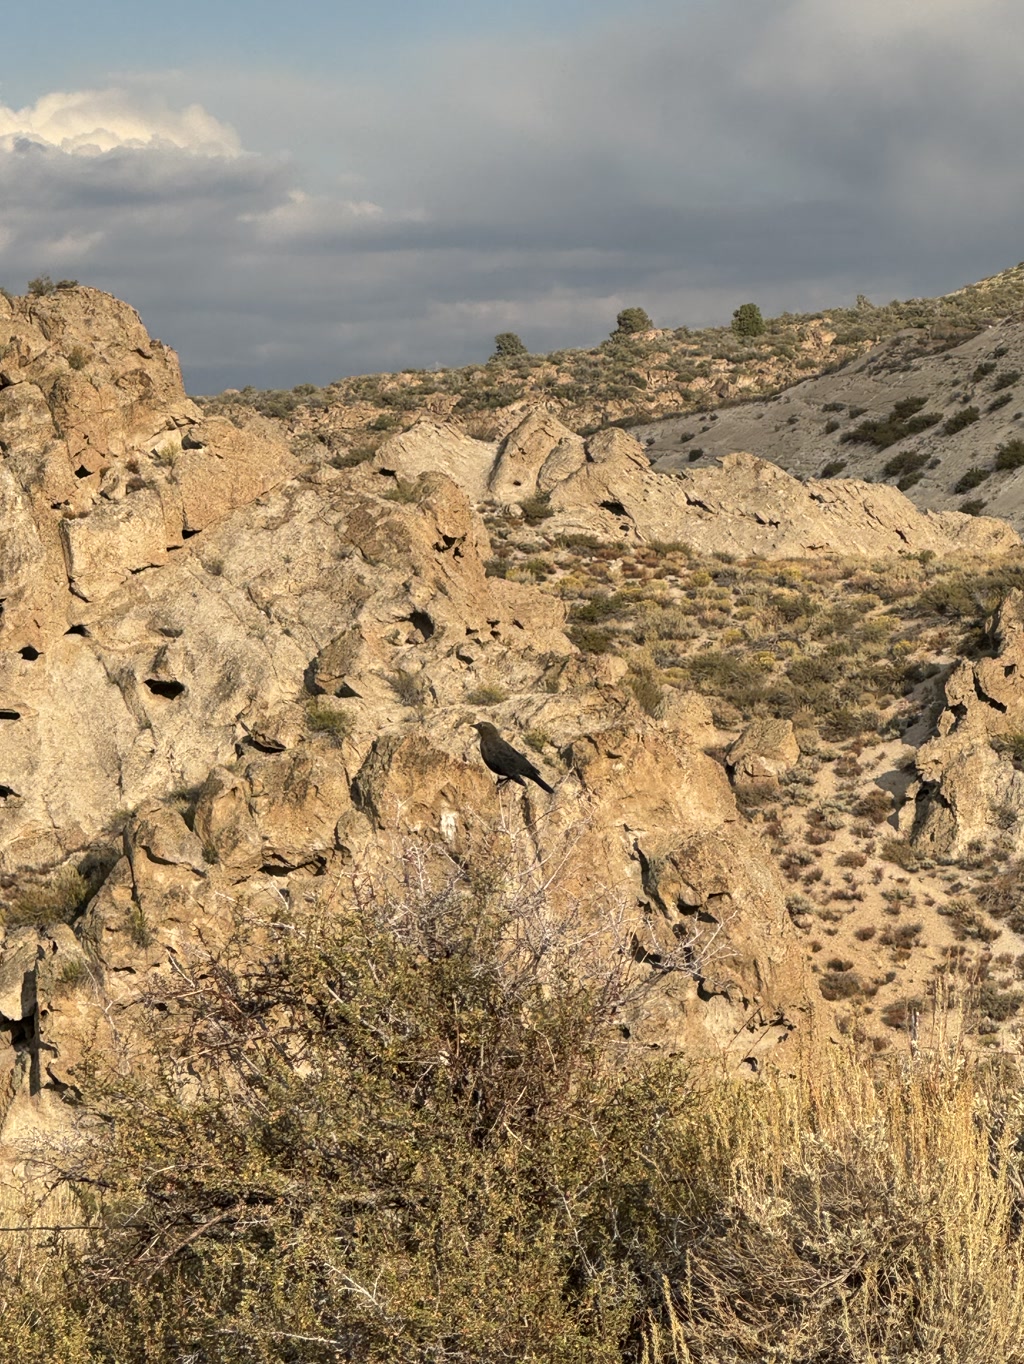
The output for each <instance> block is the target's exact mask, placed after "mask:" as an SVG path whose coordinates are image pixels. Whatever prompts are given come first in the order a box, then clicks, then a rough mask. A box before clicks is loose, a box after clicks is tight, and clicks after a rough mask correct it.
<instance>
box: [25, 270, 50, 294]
mask: <svg viewBox="0 0 1024 1364" xmlns="http://www.w3.org/2000/svg"><path fill="white" fill-rule="evenodd" d="M56 287H57V286H56V284H54V282H53V280H52V279H51V278H50V276H49V275H36V277H35V279H30V280H29V282H28V290H27V292H28V294H29V295H30V296H31V297H32V298H45V297H46V295H47V294H52V293H53V291H54V290H55V289H56Z"/></svg>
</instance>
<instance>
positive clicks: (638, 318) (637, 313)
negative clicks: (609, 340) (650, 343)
mask: <svg viewBox="0 0 1024 1364" xmlns="http://www.w3.org/2000/svg"><path fill="white" fill-rule="evenodd" d="M653 327H654V323H653V322H652V321H651V319H650V317H649V316H648V314H647V313H646V312H645V311H644V309H643V308H623V310H622V312H621V313H619V315H618V317H617V318H616V319H615V331H614V332H613V333H612V335H613V336H634V335H636V333H637V332H649V331H651V330H652V329H653Z"/></svg>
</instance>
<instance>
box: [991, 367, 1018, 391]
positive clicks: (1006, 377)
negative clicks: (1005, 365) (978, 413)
mask: <svg viewBox="0 0 1024 1364" xmlns="http://www.w3.org/2000/svg"><path fill="white" fill-rule="evenodd" d="M1019 378H1020V370H1019V369H1007V370H1004V371H1003V373H1002V374H997V375H996V377H995V379H994V380H993V381H992V392H993V393H999V392H1001V391H1002V389H1004V388H1012V387H1013V385H1014V384H1015V383H1016V382H1017V380H1018V379H1019Z"/></svg>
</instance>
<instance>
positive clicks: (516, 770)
mask: <svg viewBox="0 0 1024 1364" xmlns="http://www.w3.org/2000/svg"><path fill="white" fill-rule="evenodd" d="M473 728H474V729H475V730H476V732H477V733H478V734H479V735H480V756H481V758H483V760H484V763H485V765H486V766H487V767H489V768H490V769H491V771H492V772H493V773H494V774H495V775H496V776H497V777H498V779H499V781H498V784H499V786H500V785H501V783H502V782H506V781H514V782H516V784H517V785H519V786H525V785H526V782H525V781H523V778H524V777H528V778H529V779H530V781H535V782H536V783H537V785H538V786H539V787H540V788H541V790H542V791H547V793H548V795H551V796H553V795H554V794H555V792H554V787H551V786H549V785H548V784H547V782H546V781H545V780H544V778H543V777H542V776H541V774H540V773H539V772H538V771H537V769H536V768H535V767H534V765H533V763H532V762H530V760H529V758H528V757H527V756H526V754H525V753H519V752H517V751H516V749H514V748H513V747H512V745H511V744H508V743H506V742H505V740H504V739H503V738H502V737H501V735H500V734H499V733H498V731H497V730H496V729H495V728H494V726H493V725H492V724H490V723H489V722H488V721H487V720H480V721H478V722H477V723H476V724H475V725H474V726H473Z"/></svg>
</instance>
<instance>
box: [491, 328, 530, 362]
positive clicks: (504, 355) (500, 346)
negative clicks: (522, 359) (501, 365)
mask: <svg viewBox="0 0 1024 1364" xmlns="http://www.w3.org/2000/svg"><path fill="white" fill-rule="evenodd" d="M526 354H528V352H527V349H526V347H525V346H524V345H523V343H522V341H521V340H520V339H519V337H518V336H517V335H516V334H515V332H499V333H498V335H497V336H496V337H495V338H494V355H493V356H492V359H494V360H511V359H512V358H513V357H514V356H517V355H526Z"/></svg>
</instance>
